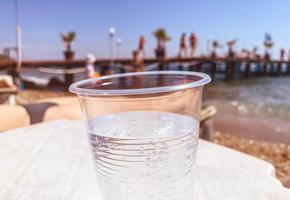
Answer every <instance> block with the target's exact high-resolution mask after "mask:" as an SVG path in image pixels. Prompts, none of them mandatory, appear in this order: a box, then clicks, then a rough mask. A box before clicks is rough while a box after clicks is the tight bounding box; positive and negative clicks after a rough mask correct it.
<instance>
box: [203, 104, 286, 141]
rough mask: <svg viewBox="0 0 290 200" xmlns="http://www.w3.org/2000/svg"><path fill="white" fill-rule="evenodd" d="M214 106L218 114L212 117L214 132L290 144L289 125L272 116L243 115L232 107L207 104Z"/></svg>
mask: <svg viewBox="0 0 290 200" xmlns="http://www.w3.org/2000/svg"><path fill="white" fill-rule="evenodd" d="M208 103H209V104H213V105H215V106H216V108H217V110H218V112H217V115H216V116H215V117H214V120H213V121H214V128H215V130H216V131H218V132H221V133H225V134H230V135H233V136H239V137H242V138H246V139H254V140H259V141H265V142H274V143H280V142H281V143H285V144H290V123H288V122H287V120H283V119H279V118H277V117H273V116H265V115H260V116H257V115H251V114H243V112H244V111H242V112H241V111H238V109H237V110H234V108H232V107H233V106H232V105H227V106H226V105H222V103H220V104H219V103H218V102H217V101H216V102H214V103H213V102H212V103H210V102H208Z"/></svg>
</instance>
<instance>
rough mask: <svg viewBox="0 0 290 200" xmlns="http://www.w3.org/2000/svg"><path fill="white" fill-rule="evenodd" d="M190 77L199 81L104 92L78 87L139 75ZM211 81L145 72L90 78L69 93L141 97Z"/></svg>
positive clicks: (196, 74) (169, 73) (79, 82)
mask: <svg viewBox="0 0 290 200" xmlns="http://www.w3.org/2000/svg"><path fill="white" fill-rule="evenodd" d="M160 74H163V75H172V74H173V75H174V74H176V75H191V76H198V77H200V78H201V79H200V80H197V81H192V82H189V83H183V84H178V85H172V86H160V87H153V88H141V89H113V90H105V89H88V88H81V87H80V85H84V84H87V83H94V82H98V81H101V80H105V79H110V78H119V77H130V76H139V75H144V76H146V75H160ZM210 81H211V78H210V76H209V75H207V74H205V73H201V72H190V71H149V72H148V71H147V72H131V73H124V74H114V75H107V76H101V77H98V78H90V79H86V80H81V81H77V82H75V83H72V84H71V85H70V87H69V91H70V92H72V93H75V94H77V95H84V96H123V95H141V94H154V93H163V92H173V91H178V90H184V89H190V88H196V87H200V86H203V85H205V84H207V83H209V82H210Z"/></svg>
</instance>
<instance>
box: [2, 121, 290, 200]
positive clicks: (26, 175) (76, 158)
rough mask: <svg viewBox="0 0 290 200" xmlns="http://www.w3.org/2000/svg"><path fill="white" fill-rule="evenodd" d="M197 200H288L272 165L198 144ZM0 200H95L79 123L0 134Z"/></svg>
mask: <svg viewBox="0 0 290 200" xmlns="http://www.w3.org/2000/svg"><path fill="white" fill-rule="evenodd" d="M197 166H198V169H197V170H198V174H199V175H198V190H199V192H201V193H203V194H204V195H203V198H202V199H210V200H211V199H213V200H251V199H253V200H284V199H285V200H289V199H290V190H288V189H286V188H284V187H282V185H281V184H280V182H279V181H278V180H277V179H276V178H275V177H274V168H273V166H272V165H271V164H269V163H267V162H264V161H262V160H259V159H256V158H254V157H251V156H248V155H246V154H243V153H239V152H237V151H234V150H230V149H228V148H225V147H222V146H218V145H215V144H211V143H208V142H205V141H202V140H201V141H200V144H199V152H198V161H197ZM0 199H1V200H99V199H101V198H100V193H99V190H98V187H97V183H96V178H95V172H94V168H93V164H92V160H91V157H90V153H89V150H88V144H87V138H86V133H85V131H84V128H83V126H82V123H81V122H79V121H67V120H59V121H53V122H48V123H42V124H38V125H34V126H30V127H26V128H20V129H16V130H12V131H8V132H5V133H1V134H0Z"/></svg>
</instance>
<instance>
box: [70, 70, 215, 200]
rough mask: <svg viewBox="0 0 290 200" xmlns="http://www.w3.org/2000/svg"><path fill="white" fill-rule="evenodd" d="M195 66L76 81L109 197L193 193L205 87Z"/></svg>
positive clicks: (186, 197)
mask: <svg viewBox="0 0 290 200" xmlns="http://www.w3.org/2000/svg"><path fill="white" fill-rule="evenodd" d="M210 80H211V79H210V77H209V76H208V75H206V74H203V73H198V72H181V71H154V72H139V73H127V74H118V75H110V76H103V77H100V78H95V79H88V80H84V81H79V82H76V83H73V84H72V85H71V86H70V88H69V90H70V91H71V92H73V93H76V94H77V95H78V97H79V99H80V104H81V108H82V111H83V114H84V116H85V118H86V120H85V121H86V126H87V131H88V135H89V143H90V147H91V152H92V155H93V160H94V163H95V167H96V174H97V181H98V185H99V186H100V189H101V192H102V197H103V199H104V200H117V199H118V200H131V199H132V200H133V199H134V200H136V199H138V200H155V199H156V200H157V199H158V200H170V199H174V200H175V199H182V200H190V199H193V197H194V184H195V175H194V173H195V168H194V166H195V158H196V152H197V144H198V130H199V118H200V110H201V103H202V88H203V86H204V85H205V84H207V83H209V82H210Z"/></svg>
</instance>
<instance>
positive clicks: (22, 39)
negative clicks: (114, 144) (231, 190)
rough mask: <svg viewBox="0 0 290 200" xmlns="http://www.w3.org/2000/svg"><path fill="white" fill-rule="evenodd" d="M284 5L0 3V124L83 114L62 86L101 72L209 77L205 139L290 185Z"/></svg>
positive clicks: (268, 0)
mask: <svg viewBox="0 0 290 200" xmlns="http://www.w3.org/2000/svg"><path fill="white" fill-rule="evenodd" d="M289 8H290V2H289V1H286V0H277V1H273V0H265V1H260V0H257V1H250V0H244V1H230V0H220V1H209V0H202V1H201V0H195V1H191V0H180V1H165V0H159V1H153V0H147V1H133V0H124V1H111V0H108V1H94V0H74V1H71V0H61V1H59V0H58V1H56V0H51V1H36V0H11V1H7V0H4V1H1V2H0V26H1V29H0V103H1V105H0V118H1V122H0V131H5V130H9V129H13V128H17V127H22V126H27V125H30V124H32V123H39V122H41V121H48V120H53V119H60V118H68V119H78V118H80V113H79V108H78V105H77V100H76V99H75V97H74V96H72V95H71V94H69V93H68V91H67V88H68V86H69V85H70V84H71V83H72V82H74V81H77V80H82V79H85V78H92V77H99V76H103V75H108V74H117V73H127V72H139V71H153V70H184V71H186V70H188V71H199V72H204V73H207V74H209V75H210V76H211V77H212V79H213V82H212V83H211V84H210V85H209V86H207V87H206V88H205V92H204V106H203V116H202V119H204V123H203V124H204V127H203V128H202V130H204V132H206V133H205V134H203V135H201V136H203V138H204V139H207V140H210V141H211V142H215V143H218V144H222V145H225V146H228V147H231V148H234V149H237V150H239V151H242V152H245V153H248V154H251V155H254V156H256V157H259V158H262V159H265V160H267V161H269V162H271V163H272V164H273V165H274V166H275V167H276V169H277V171H276V173H277V177H278V178H279V179H280V180H281V181H282V183H283V184H284V185H285V186H288V187H290V123H289V122H290V37H289V36H290V28H289V27H288V26H287V22H288V19H290V13H289Z"/></svg>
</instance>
